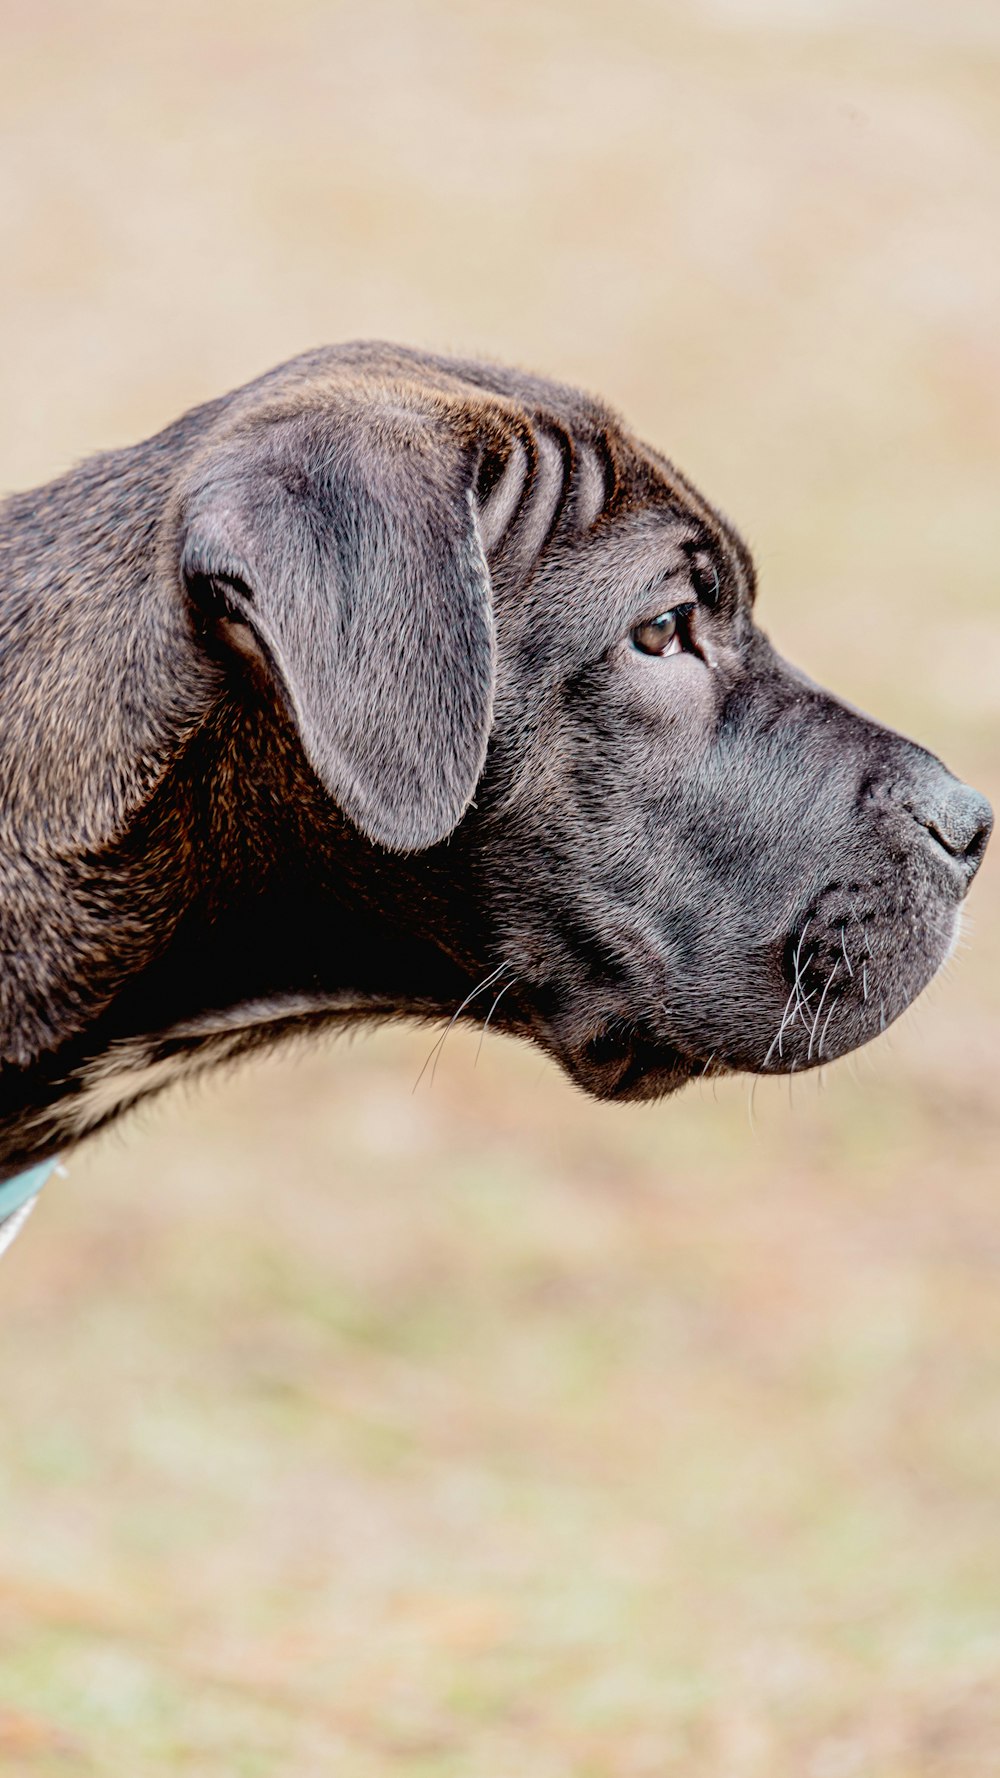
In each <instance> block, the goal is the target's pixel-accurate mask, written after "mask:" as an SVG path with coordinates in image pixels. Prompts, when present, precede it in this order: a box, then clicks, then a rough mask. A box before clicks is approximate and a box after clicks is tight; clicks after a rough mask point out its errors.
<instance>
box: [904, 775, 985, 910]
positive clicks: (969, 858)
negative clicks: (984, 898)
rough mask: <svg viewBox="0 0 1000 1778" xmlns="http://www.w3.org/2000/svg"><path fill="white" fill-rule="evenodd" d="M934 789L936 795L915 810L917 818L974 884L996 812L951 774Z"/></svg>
mask: <svg viewBox="0 0 1000 1778" xmlns="http://www.w3.org/2000/svg"><path fill="white" fill-rule="evenodd" d="M935 788H936V792H937V793H936V795H934V796H932V797H929V798H928V799H927V803H926V805H918V806H917V807H916V808H915V809H914V810H913V815H914V819H915V820H917V821H919V823H920V825H921V827H925V828H926V829H927V832H928V833H929V834H930V836H931V838H932V839H933V840H935V841H936V842H937V844H938V845H939V846H940V847H941V848H942V850H943V851H945V852H947V853H948V855H949V857H950V858H954V859H956V860H957V862H958V863H959V864H960V865H961V866H962V868H963V870H964V871H965V873H966V875H967V877H968V879H969V882H970V883H971V881H972V879H973V877H974V876H975V874H976V872H977V870H978V869H979V866H980V864H981V863H982V858H983V853H984V852H985V851H986V843H987V841H988V839H989V837H990V834H991V832H992V831H993V810H992V809H991V808H990V805H989V803H988V802H987V801H986V798H985V797H984V796H980V794H979V792H978V790H973V789H971V787H970V786H969V785H968V784H960V783H959V781H958V779H957V778H952V777H951V775H950V774H943V775H942V781H941V782H940V783H939V785H938V786H936V787H935Z"/></svg>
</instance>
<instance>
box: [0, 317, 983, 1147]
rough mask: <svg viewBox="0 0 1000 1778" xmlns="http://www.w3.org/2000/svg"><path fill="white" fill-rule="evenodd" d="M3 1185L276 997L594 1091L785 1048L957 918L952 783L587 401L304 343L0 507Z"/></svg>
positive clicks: (933, 964)
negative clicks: (768, 619) (786, 631)
mask: <svg viewBox="0 0 1000 1778" xmlns="http://www.w3.org/2000/svg"><path fill="white" fill-rule="evenodd" d="M0 557H2V578H0V672H2V710H3V727H2V732H0V776H2V787H0V821H2V824H3V831H2V846H0V948H2V955H3V968H2V974H0V1180H3V1179H8V1180H9V1179H11V1178H12V1177H13V1176H15V1175H17V1174H19V1172H20V1171H21V1170H22V1169H25V1168H35V1167H37V1166H39V1165H40V1163H41V1162H43V1161H44V1160H45V1159H46V1158H47V1157H49V1156H52V1155H55V1154H56V1153H58V1152H59V1151H60V1150H63V1149H65V1148H66V1147H67V1146H69V1145H71V1144H73V1143H74V1142H76V1141H77V1140H79V1139H80V1138H81V1137H83V1136H85V1135H87V1134H88V1133H89V1132H91V1131H93V1130H96V1129H98V1128H99V1127H100V1126H101V1125H103V1124H105V1123H107V1122H108V1120H109V1119H111V1118H113V1117H115V1116H117V1115H118V1114H119V1113H120V1112H122V1111H123V1110H125V1109H126V1108H127V1107H129V1106H131V1105H134V1104H135V1103H136V1102H137V1101H138V1100H140V1099H142V1098H144V1097H145V1096H146V1095H148V1094H150V1093H153V1092H156V1091H158V1090H159V1089H160V1088H162V1087H163V1086H165V1085H166V1084H167V1083H168V1082H171V1081H173V1080H174V1079H175V1078H177V1077H178V1076H180V1075H183V1074H185V1073H190V1072H191V1071H192V1070H198V1069H203V1068H205V1067H208V1066H211V1065H213V1064H216V1063H218V1062H220V1061H223V1060H228V1059H231V1058H232V1057H234V1056H236V1055H238V1054H240V1053H242V1052H244V1051H249V1050H251V1049H253V1048H255V1047H256V1046H258V1045H260V1044H262V1043H271V1042H273V1041H274V1040H275V1039H277V1038H280V1037H281V1036H283V1035H286V1034H289V1033H293V1032H300V1031H303V1030H306V1029H309V1028H312V1027H317V1026H324V1025H330V1024H333V1025H338V1024H345V1023H350V1022H353V1021H356V1020H359V1019H373V1018H387V1017H398V1016H409V1017H415V1018H419V1019H432V1020H454V1019H465V1018H469V1019H471V1018H473V1017H474V1018H476V1019H478V1020H480V1021H481V1020H482V1019H483V1018H484V1017H485V1018H486V1020H487V1022H488V1023H489V1025H490V1026H491V1027H492V1028H496V1029H500V1030H503V1031H506V1032H508V1033H511V1034H514V1035H517V1036H520V1037H523V1038H526V1039H528V1040H530V1041H531V1042H533V1043H535V1044H537V1045H540V1046H541V1047H542V1048H543V1049H544V1050H546V1051H547V1052H548V1053H549V1054H551V1055H552V1056H554V1057H555V1058H556V1060H557V1061H558V1062H559V1063H560V1064H561V1066H562V1067H563V1068H564V1069H565V1070H566V1071H567V1073H568V1074H569V1075H570V1076H571V1077H572V1078H573V1080H575V1081H576V1082H577V1083H578V1084H579V1085H580V1086H581V1087H582V1088H584V1089H585V1090H586V1091H587V1092H589V1093H592V1094H595V1095H597V1096H599V1097H601V1098H604V1099H612V1100H626V1101H627V1100H635V1099H649V1098H654V1097H657V1096H659V1095H662V1094H666V1093H670V1092H673V1091H674V1090H675V1089H676V1088H678V1087H680V1086H681V1085H682V1084H683V1083H684V1082H685V1081H688V1080H690V1079H692V1078H693V1077H696V1076H703V1075H706V1074H717V1073H723V1072H728V1071H732V1070H750V1071H753V1072H756V1073H758V1074H760V1073H763V1074H768V1073H776V1072H790V1071H792V1070H799V1069H805V1068H810V1067H814V1066H816V1065H817V1064H818V1063H820V1062H825V1061H829V1060H830V1059H832V1058H834V1057H837V1056H841V1055H843V1054H844V1053H845V1052H846V1051H849V1050H851V1049H853V1048H855V1047H856V1046H857V1045H859V1044H863V1043H865V1042H867V1041H868V1040H869V1039H870V1038H872V1037H874V1036H876V1035H877V1034H878V1033H879V1032H880V1031H882V1030H883V1029H884V1028H885V1026H886V1025H887V1024H889V1022H890V1021H891V1020H893V1019H895V1018H896V1017H897V1016H898V1015H899V1014H900V1013H901V1012H902V1011H903V1009H904V1008H905V1007H906V1006H907V1005H908V1004H909V1003H910V1001H912V1000H913V998H914V996H915V995H916V994H918V993H919V992H920V990H921V989H922V988H923V987H924V986H925V984H926V983H927V982H928V981H929V980H930V978H931V976H932V975H933V974H934V973H935V971H936V970H937V968H938V967H939V965H940V964H941V962H942V961H943V959H944V958H945V957H946V955H947V954H948V951H949V947H950V946H951V945H952V943H953V940H954V935H955V932H956V926H957V920H958V915H959V909H960V906H961V903H962V899H963V897H964V895H965V893H966V890H967V889H968V886H969V884H970V882H971V880H972V878H973V876H974V875H975V872H976V870H977V868H978V865H979V863H980V861H981V859H982V856H983V852H984V849H985V847H986V843H987V840H988V837H989V832H990V827H991V820H992V817H991V813H990V809H989V805H988V804H987V803H986V802H985V800H984V799H983V798H982V797H981V796H980V795H978V794H977V793H976V792H975V791H974V790H971V789H969V788H968V787H966V786H965V785H963V784H961V783H960V782H958V781H957V780H956V779H955V778H954V777H952V776H951V774H950V773H949V772H948V771H947V770H946V769H945V767H944V766H943V765H941V763H940V762H939V761H938V760H937V759H936V758H934V757H933V756H932V755H931V754H930V753H928V752H926V751H924V750H923V749H922V748H921V747H919V746H916V745H914V744H913V743H912V742H910V741H908V740H905V739H904V738H902V737H901V736H900V735H898V734H895V733H893V732H892V731H891V730H889V729H887V728H884V727H881V726H880V725H879V724H878V723H877V722H874V721H872V720H870V719H869V718H868V717H867V716H865V715H863V714H861V713H860V712H858V711H857V710H855V709H853V708H851V707H850V706H848V705H847V704H845V703H843V702H841V701H840V700H838V699H837V698H836V697H834V696H832V695H831V694H830V693H828V692H826V691H824V690H822V689H821V688H820V687H819V686H817V685H815V684H814V683H813V682H812V681H811V680H810V679H808V678H807V677H806V676H805V675H804V674H803V673H801V672H799V671H798V670H797V669H796V668H794V667H793V666H790V665H789V664H788V663H787V662H786V661H784V660H783V659H782V658H781V657H780V656H779V655H778V654H777V653H776V652H775V650H774V649H773V648H772V646H771V645H770V643H769V642H768V641H767V639H766V638H765V636H764V635H763V633H762V632H761V630H760V629H759V628H758V627H757V625H756V623H755V621H754V597H755V584H754V569H753V564H752V561H751V557H750V554H749V552H748V550H747V548H746V546H745V545H744V544H743V543H742V542H741V540H740V538H739V536H738V535H737V533H736V531H735V530H734V529H733V527H732V526H731V525H730V524H729V523H728V522H727V521H726V520H725V519H724V518H723V517H722V516H721V515H720V514H719V513H718V512H716V511H715V510H714V509H713V508H712V507H711V506H710V505H709V503H708V502H707V501H706V500H705V499H704V498H703V497H702V495H701V494H699V493H698V492H697V491H696V489H695V488H694V487H693V486H692V485H691V483H690V482H689V481H688V480H687V479H686V478H685V477H684V476H683V475H682V474H681V473H680V472H679V471H678V470H677V469H675V468H674V467H673V465H672V464H671V463H670V462H668V461H667V460H666V459H665V458H664V457H662V456H661V455H660V454H659V453H658V452H657V451H656V450H653V449H651V448H650V447H648V446H646V445H644V444H642V443H640V442H639V441H638V440H637V439H635V438H634V437H633V436H632V435H631V434H630V433H629V432H628V431H627V430H626V428H625V427H624V426H623V424H622V423H621V422H620V421H619V420H618V419H617V418H616V417H615V415H614V414H613V413H611V412H610V411H609V410H608V408H606V407H605V406H604V405H603V404H601V403H600V402H599V401H596V400H593V399H591V398H590V397H588V396H586V395H583V394H581V393H579V392H578V391H577V390H575V389H571V388H564V387H562V386H560V385H559V384H556V383H553V382H549V381H545V380H543V379H540V378H537V377H534V376H530V375H526V374H523V373H521V372H518V371H514V370H506V369H501V368H497V367H495V366H493V365H490V364H478V363H466V362H461V361H458V360H452V359H447V358H442V357H436V356H433V355H431V354H428V353H422V352H417V351H411V350H407V349H404V348H401V347H396V346H391V345H384V344H378V343H361V344H351V345H343V346H335V347H330V348H324V349H321V350H317V351H314V352H310V353H307V354H306V355H304V356H303V357H300V358H297V359H294V360H293V361H292V362H291V363H289V364H286V365H284V366H282V367H281V368H279V369H277V370H275V371H272V372H271V373H270V374H268V375H266V376H264V377H261V378H260V379H259V380H258V381H256V382H254V383H251V384H249V385H248V386H247V387H245V388H243V389H240V390H237V391H236V392H235V393H233V394H230V395H226V396H224V397H222V398H221V399H220V400H216V401H211V402H209V403H208V404H207V405H205V406H202V407H199V408H196V409H195V410H193V411H192V412H190V413H188V414H186V415H184V417H183V418H181V419H180V420H178V421H177V422H176V423H175V424H174V425H172V426H169V427H168V428H167V429H166V431H164V432H161V433H159V434H158V435H157V436H156V437H154V438H152V439H150V440H148V441H147V442H146V443H143V444H140V445H137V446H135V447H134V448H132V449H127V450H121V451H113V452H109V453H106V454H104V455H101V456H97V457H94V458H92V459H91V460H89V461H88V462H85V463H84V464H83V465H82V466H81V467H79V468H77V469H75V470H73V471H71V472H70V473H69V474H68V475H66V476H64V477H62V478H61V479H60V480H58V481H55V482H53V483H51V484H50V485H49V486H47V487H45V488H42V489H39V490H36V491H34V492H31V493H26V494H18V495H15V496H14V497H13V498H11V499H9V500H8V501H7V502H6V504H5V505H4V507H3V508H2V513H0Z"/></svg>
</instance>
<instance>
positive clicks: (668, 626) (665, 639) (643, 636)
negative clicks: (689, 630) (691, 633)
mask: <svg viewBox="0 0 1000 1778" xmlns="http://www.w3.org/2000/svg"><path fill="white" fill-rule="evenodd" d="M685 609H687V608H686V607H685V606H683V605H677V606H675V608H674V610H673V611H662V612H661V613H660V615H659V617H650V618H647V619H646V622H645V623H642V624H636V626H635V629H634V630H633V631H632V634H631V642H632V647H633V648H637V649H638V650H639V653H640V654H660V655H663V654H680V653H681V633H680V620H681V617H682V615H683V613H684V611H685Z"/></svg>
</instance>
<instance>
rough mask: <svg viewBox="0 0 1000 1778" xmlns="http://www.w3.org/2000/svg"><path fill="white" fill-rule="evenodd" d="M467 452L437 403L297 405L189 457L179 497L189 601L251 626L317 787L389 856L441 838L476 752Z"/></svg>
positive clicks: (473, 556) (472, 774)
mask: <svg viewBox="0 0 1000 1778" xmlns="http://www.w3.org/2000/svg"><path fill="white" fill-rule="evenodd" d="M478 458H479V448H478V446H477V445H476V444H475V443H474V442H471V441H470V440H469V439H468V437H466V438H465V439H461V438H458V437H456V436H455V428H454V426H453V425H449V424H448V422H447V420H446V418H444V417H442V416H439V415H438V414H436V413H412V412H408V411H406V410H405V409H404V408H403V407H402V405H401V404H400V405H398V406H393V407H388V406H384V407H382V408H381V409H375V411H374V412H372V411H370V410H365V411H364V412H360V413H359V412H357V411H355V412H354V413H352V414H341V415H336V414H321V415H317V414H312V415H309V416H303V417H301V418H298V419H292V420H279V421H274V422H272V423H271V424H270V425H267V426H264V427H262V428H260V429H259V430H258V431H257V432H256V433H255V434H254V435H252V436H251V438H250V439H249V440H244V441H242V442H239V443H234V444H231V445H229V446H228V447H226V448H225V449H224V450H223V451H222V453H220V454H218V455H213V456H211V457H209V458H207V459H205V460H203V462H202V465H201V470H200V473H199V475H198V477H197V479H196V481H195V482H194V484H193V485H192V486H190V487H189V489H188V490H187V493H186V495H185V497H184V499H183V503H182V540H181V571H182V574H183V575H184V578H185V580H186V582H187V584H188V586H189V587H190V588H191V589H192V592H193V594H194V596H195V597H196V598H197V597H198V596H199V592H200V593H201V594H202V595H204V593H205V591H206V583H207V586H208V589H210V591H211V595H212V596H213V597H214V599H215V602H216V607H217V608H218V604H219V602H220V601H221V603H222V605H223V606H224V608H225V609H226V610H227V611H228V612H229V613H230V614H231V615H232V616H233V617H235V618H236V619H237V620H239V621H240V622H242V623H245V624H247V625H248V626H249V627H250V629H251V631H252V632H253V635H254V637H255V638H256V641H257V643H258V644H259V647H260V649H261V650H262V652H263V654H264V655H265V657H266V659H267V661H268V662H269V664H270V668H271V670H272V672H273V674H274V676H275V679H276V681H277V684H278V687H279V689H280V691H281V693H282V695H283V696H284V699H285V701H286V703H287V706H288V708H289V710H290V712H291V714H292V717H293V720H294V721H295V723H296V726H297V728H298V733H299V736H300V738H301V741H302V746H303V748H304V751H305V754H306V757H307V759H308V760H309V763H310V765H311V766H312V768H313V770H314V771H315V773H316V775H317V777H318V778H319V779H320V782H321V783H322V784H323V786H324V787H325V789H326V790H327V791H328V792H329V794H330V796H331V797H333V798H334V800H335V801H336V802H337V803H338V804H339V806H340V808H341V809H342V810H343V811H344V813H345V815H346V816H347V817H348V819H349V820H350V821H351V822H353V823H354V825H355V826H356V827H358V828H359V829H360V831H361V832H362V833H363V834H364V835H365V836H366V837H367V838H368V839H369V840H372V841H374V842H375V843H376V844H378V845H381V846H385V847H388V848H390V849H392V850H394V851H403V852H407V851H418V850H421V849H422V848H424V847H427V846H432V845H434V844H436V843H437V842H438V841H439V840H443V839H444V838H445V837H446V836H447V835H448V834H449V833H451V832H452V830H453V828H455V827H456V826H457V824H458V822H459V821H460V820H461V818H462V815H463V813H464V811H465V809H466V808H467V806H468V804H469V802H470V800H471V798H472V795H473V792H474V790H475V787H476V783H477V781H478V779H479V774H480V772H481V770H482V766H483V761H484V758H485V755H486V744H487V740H488V737H489V732H490V726H491V721H492V708H493V683H494V639H493V622H492V613H491V589H490V579H489V570H488V568H487V565H486V559H485V556H484V554H483V546H482V542H481V540H480V535H479V531H478V528H477V524H476V518H475V512H474V505H473V484H474V481H475V478H476V471H477V463H478Z"/></svg>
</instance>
